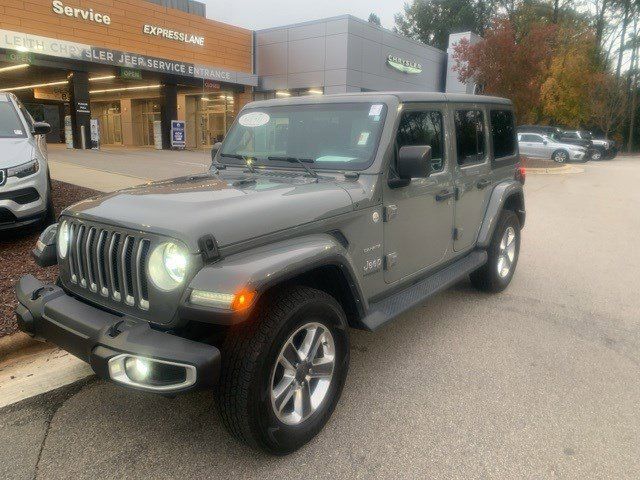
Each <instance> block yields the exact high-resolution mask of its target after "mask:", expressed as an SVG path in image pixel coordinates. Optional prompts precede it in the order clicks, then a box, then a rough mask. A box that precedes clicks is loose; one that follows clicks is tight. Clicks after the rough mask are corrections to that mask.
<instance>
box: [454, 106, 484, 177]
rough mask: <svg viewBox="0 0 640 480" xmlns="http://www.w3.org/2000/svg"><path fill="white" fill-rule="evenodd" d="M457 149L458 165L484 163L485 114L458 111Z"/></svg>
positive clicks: (477, 111) (456, 118)
mask: <svg viewBox="0 0 640 480" xmlns="http://www.w3.org/2000/svg"><path fill="white" fill-rule="evenodd" d="M455 121H456V147H457V151H458V165H460V166H464V165H469V164H473V163H480V162H482V161H484V158H485V154H486V152H487V139H486V135H485V133H484V114H483V113H482V111H481V110H456V114H455Z"/></svg>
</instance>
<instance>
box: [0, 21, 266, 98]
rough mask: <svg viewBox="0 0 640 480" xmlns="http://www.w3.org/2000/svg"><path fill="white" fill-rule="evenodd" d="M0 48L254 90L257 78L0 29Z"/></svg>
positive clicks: (206, 66) (213, 68)
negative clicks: (235, 85) (213, 81)
mask: <svg viewBox="0 0 640 480" xmlns="http://www.w3.org/2000/svg"><path fill="white" fill-rule="evenodd" d="M0 48H6V49H8V50H16V51H18V52H22V53H26V52H29V53H35V54H40V55H47V56H50V57H59V58H67V59H71V60H81V61H85V62H92V63H99V64H103V65H112V66H115V67H125V68H132V69H138V70H148V71H152V72H159V73H167V74H171V75H180V76H184V77H191V78H201V79H204V80H217V81H221V82H228V83H236V84H240V85H249V86H252V87H255V86H257V85H258V77H257V75H253V74H251V73H244V72H236V71H233V70H227V69H224V68H219V67H215V66H208V65H197V64H194V63H186V62H180V61H177V60H169V59H166V58H157V57H150V56H147V55H140V54H138V53H131V52H123V51H120V50H111V49H108V48H102V47H95V46H92V45H87V44H83V43H75V42H68V41H66V40H57V39H55V38H49V37H42V36H39V35H31V34H28V33H20V32H14V31H11V30H1V29H0Z"/></svg>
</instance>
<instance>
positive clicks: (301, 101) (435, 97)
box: [247, 92, 513, 108]
mask: <svg viewBox="0 0 640 480" xmlns="http://www.w3.org/2000/svg"><path fill="white" fill-rule="evenodd" d="M391 99H395V100H396V101H398V102H400V103H408V102H443V103H476V104H492V105H495V104H499V105H513V104H512V102H511V100H509V99H507V98H501V97H490V96H486V95H467V94H463V93H441V92H358V93H338V94H332V95H305V96H300V97H286V98H277V99H273V100H259V101H255V102H251V103H249V104H248V105H247V107H250V108H254V107H258V108H259V107H268V106H275V105H309V104H320V103H347V102H354V101H360V102H361V101H365V102H383V101H388V100H391Z"/></svg>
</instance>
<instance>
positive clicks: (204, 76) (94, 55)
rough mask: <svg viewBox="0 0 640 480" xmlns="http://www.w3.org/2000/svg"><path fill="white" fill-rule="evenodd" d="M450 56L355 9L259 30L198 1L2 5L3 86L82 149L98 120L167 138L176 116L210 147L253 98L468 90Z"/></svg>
mask: <svg viewBox="0 0 640 480" xmlns="http://www.w3.org/2000/svg"><path fill="white" fill-rule="evenodd" d="M449 55H450V53H449ZM447 58H448V54H447V52H443V51H441V50H438V49H435V48H433V47H429V46H426V45H424V44H421V43H419V42H416V41H413V40H410V39H407V38H405V37H402V36H400V35H398V34H395V33H393V32H391V31H389V30H385V29H383V28H380V27H377V26H375V25H372V24H370V23H368V22H365V21H362V20H360V19H357V18H354V17H352V16H348V15H345V16H341V17H335V18H329V19H323V20H318V21H313V22H305V23H301V24H297V25H289V26H284V27H276V28H271V29H266V30H260V31H255V32H254V31H251V30H246V29H243V28H239V27H236V26H232V25H227V24H224V23H221V22H217V21H215V20H210V19H207V18H206V17H205V6H204V4H202V3H199V2H195V1H191V0H152V1H149V0H5V1H3V2H2V4H1V5H0V91H8V92H12V93H14V94H15V95H17V96H18V97H19V98H20V100H21V101H22V102H23V103H24V104H25V106H26V107H27V109H28V110H29V111H30V113H31V114H32V116H33V117H34V118H35V119H36V120H41V121H46V122H48V123H50V124H51V125H52V131H51V133H50V134H49V135H48V137H47V140H48V141H49V142H50V143H67V145H68V146H69V147H71V146H73V147H75V148H83V147H84V148H86V147H88V146H90V145H91V127H92V125H93V126H94V135H95V131H96V130H98V131H99V138H100V144H101V145H104V146H125V147H126V146H139V147H145V146H148V147H151V146H156V147H159V146H162V147H163V148H170V146H171V143H170V140H171V121H172V120H181V121H183V122H184V137H185V138H184V140H185V142H186V147H187V148H206V147H209V146H211V145H212V144H213V143H215V142H217V141H219V140H221V139H222V138H223V136H224V135H225V133H226V131H227V129H228V128H229V127H230V126H231V123H232V122H233V120H234V119H235V117H236V115H237V113H238V111H239V109H240V108H242V106H243V105H245V104H246V103H247V102H249V101H251V100H253V99H262V98H275V97H286V96H295V95H321V94H330V93H344V92H360V91H380V90H421V91H446V90H447V89H451V90H452V91H453V90H455V91H460V90H461V87H460V85H457V86H456V85H455V84H456V82H457V79H456V76H455V75H451V74H448V73H447V72H448V70H449V71H450V70H451V67H450V66H449V67H447V63H448V62H447ZM464 88H466V87H463V88H462V89H464ZM92 120H93V122H92Z"/></svg>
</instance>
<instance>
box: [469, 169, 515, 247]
mask: <svg viewBox="0 0 640 480" xmlns="http://www.w3.org/2000/svg"><path fill="white" fill-rule="evenodd" d="M505 205H509V207H510V208H512V209H513V210H514V211H515V212H516V214H517V215H518V218H519V219H520V225H521V227H524V222H525V218H526V212H525V208H524V189H523V188H522V184H521V183H520V182H518V181H517V180H509V181H505V182H501V183H499V184H498V185H497V186H496V187H495V188H494V189H493V192H491V198H490V199H489V203H488V205H487V210H486V211H485V214H484V219H483V220H482V225H481V226H480V231H479V232H478V241H477V246H478V247H479V248H486V247H488V246H489V243H490V242H491V237H492V236H493V231H494V230H495V228H496V224H497V223H498V217H499V216H500V211H501V210H502V209H503V208H504V206H505Z"/></svg>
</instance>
